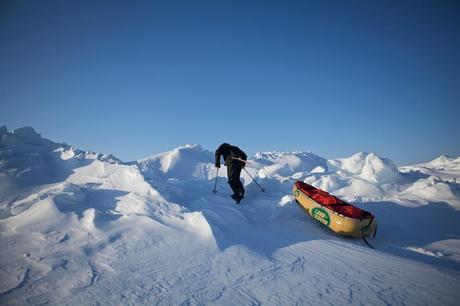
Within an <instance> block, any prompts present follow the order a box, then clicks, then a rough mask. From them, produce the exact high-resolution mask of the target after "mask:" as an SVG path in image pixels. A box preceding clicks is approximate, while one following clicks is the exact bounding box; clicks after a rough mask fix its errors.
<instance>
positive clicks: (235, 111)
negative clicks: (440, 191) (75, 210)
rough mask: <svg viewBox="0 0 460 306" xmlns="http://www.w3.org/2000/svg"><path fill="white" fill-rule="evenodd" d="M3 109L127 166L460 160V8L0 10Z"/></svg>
mask: <svg viewBox="0 0 460 306" xmlns="http://www.w3.org/2000/svg"><path fill="white" fill-rule="evenodd" d="M0 103H1V105H0V125H1V124H6V125H7V126H8V128H9V129H12V128H17V127H21V126H25V125H28V126H33V127H34V128H35V129H37V130H38V131H39V132H40V133H42V134H43V135H44V136H45V137H47V138H50V139H52V140H54V141H65V142H67V143H69V144H72V145H75V146H78V147H80V148H83V149H87V150H92V151H98V152H104V153H113V154H114V155H116V156H118V157H120V158H122V159H123V160H134V159H138V158H142V157H145V156H147V155H150V154H153V153H159V152H163V151H167V150H170V149H172V148H174V147H177V146H179V145H183V144H186V143H199V144H201V145H202V146H203V147H205V148H207V149H211V150H213V149H215V148H216V147H217V146H218V145H219V144H220V143H222V142H224V141H225V142H230V143H232V144H236V145H238V146H240V147H241V148H242V149H243V150H245V151H246V152H247V153H249V154H253V153H255V152H256V151H268V150H278V151H291V150H302V151H303V150H310V151H312V152H314V153H316V154H319V155H321V156H324V157H326V158H337V157H347V156H349V155H351V154H354V153H356V152H359V151H367V152H376V153H377V154H379V155H382V156H385V157H389V158H391V159H393V160H394V161H395V162H396V163H397V164H407V163H414V162H420V161H427V160H430V159H433V158H434V157H437V156H438V155H441V154H444V153H450V154H453V155H460V123H459V122H460V120H459V117H460V2H458V1H418V0H417V1H329V0H326V1H2V2H1V4H0Z"/></svg>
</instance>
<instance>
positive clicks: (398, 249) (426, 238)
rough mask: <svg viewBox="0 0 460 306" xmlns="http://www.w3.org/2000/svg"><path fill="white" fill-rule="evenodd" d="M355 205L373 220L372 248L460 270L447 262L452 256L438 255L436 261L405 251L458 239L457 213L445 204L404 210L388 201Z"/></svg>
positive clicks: (458, 220) (455, 265) (427, 256)
mask: <svg viewBox="0 0 460 306" xmlns="http://www.w3.org/2000/svg"><path fill="white" fill-rule="evenodd" d="M358 206H360V207H361V208H363V209H366V210H369V211H371V212H372V213H373V214H374V215H375V216H376V218H377V221H378V232H377V236H376V238H375V239H374V240H373V241H372V239H371V240H370V241H371V243H374V246H375V248H376V249H378V250H381V251H384V252H389V253H391V254H393V255H397V256H403V257H407V258H410V259H415V260H418V261H422V262H426V263H431V264H438V265H442V266H445V267H449V268H453V269H456V270H460V263H456V262H454V261H452V260H449V256H450V255H452V254H449V253H446V254H442V257H441V258H438V257H435V256H429V255H424V254H420V253H417V252H414V251H411V250H409V249H407V248H408V247H414V248H429V247H427V246H428V245H429V244H431V243H434V242H438V241H443V240H448V239H460V211H458V210H456V209H454V208H452V206H450V205H449V204H447V203H444V202H436V203H429V204H427V205H423V206H418V207H406V206H402V205H398V204H396V203H392V202H377V203H367V204H359V205H358ZM457 252H460V250H457Z"/></svg>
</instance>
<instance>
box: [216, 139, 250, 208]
mask: <svg viewBox="0 0 460 306" xmlns="http://www.w3.org/2000/svg"><path fill="white" fill-rule="evenodd" d="M221 156H223V158H224V162H225V165H226V166H227V177H228V184H229V185H230V187H231V188H232V190H233V196H232V198H233V199H235V201H236V202H237V203H239V202H240V200H241V199H242V198H243V196H244V187H243V184H242V183H241V181H240V174H241V170H242V169H243V167H244V166H245V163H244V162H242V161H240V160H237V159H234V158H239V159H242V160H247V158H248V157H247V155H246V153H244V152H243V151H242V150H241V149H240V148H238V147H236V146H232V145H230V144H228V143H223V144H221V145H220V146H219V148H217V150H216V153H215V157H216V167H220V157H221Z"/></svg>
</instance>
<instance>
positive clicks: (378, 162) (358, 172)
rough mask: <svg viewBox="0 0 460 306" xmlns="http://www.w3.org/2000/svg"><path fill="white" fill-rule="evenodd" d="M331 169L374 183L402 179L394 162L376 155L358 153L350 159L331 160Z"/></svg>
mask: <svg viewBox="0 0 460 306" xmlns="http://www.w3.org/2000/svg"><path fill="white" fill-rule="evenodd" d="M329 164H330V165H331V166H332V167H331V168H332V169H334V170H335V171H336V172H337V171H343V172H344V173H345V174H346V175H348V176H349V175H353V176H359V177H360V178H362V179H364V180H367V181H369V182H372V183H387V182H391V181H396V180H398V179H400V173H399V170H398V168H397V167H396V165H395V164H394V163H393V161H392V160H390V159H388V158H383V157H380V156H378V155H377V154H374V153H364V152H360V153H357V154H355V155H353V156H351V157H349V158H343V159H335V160H329Z"/></svg>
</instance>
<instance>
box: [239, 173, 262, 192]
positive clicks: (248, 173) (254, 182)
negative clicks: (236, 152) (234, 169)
mask: <svg viewBox="0 0 460 306" xmlns="http://www.w3.org/2000/svg"><path fill="white" fill-rule="evenodd" d="M243 169H244V171H246V173H247V174H248V175H249V177H250V178H252V180H253V181H254V183H256V185H257V186H259V188H260V190H262V192H265V189H263V188H262V186H260V185H259V183H257V181H256V180H255V178H253V177H252V175H251V174H250V173H249V172H248V170H246V168H243Z"/></svg>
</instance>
